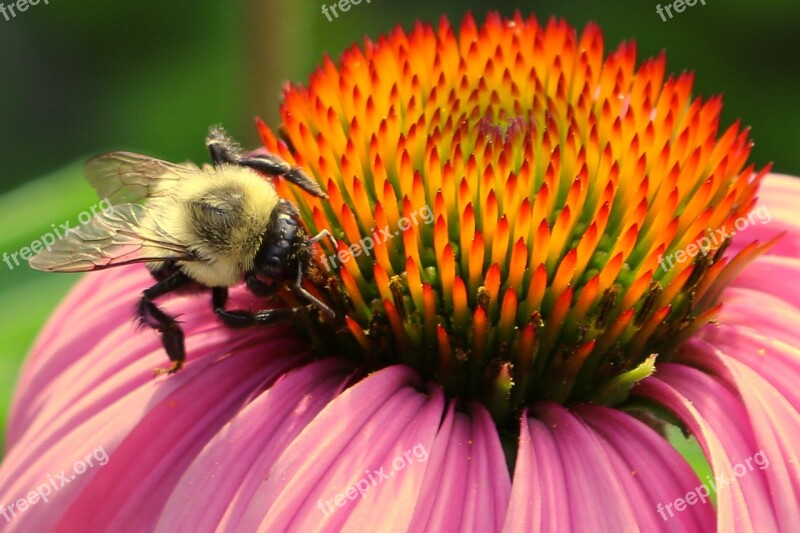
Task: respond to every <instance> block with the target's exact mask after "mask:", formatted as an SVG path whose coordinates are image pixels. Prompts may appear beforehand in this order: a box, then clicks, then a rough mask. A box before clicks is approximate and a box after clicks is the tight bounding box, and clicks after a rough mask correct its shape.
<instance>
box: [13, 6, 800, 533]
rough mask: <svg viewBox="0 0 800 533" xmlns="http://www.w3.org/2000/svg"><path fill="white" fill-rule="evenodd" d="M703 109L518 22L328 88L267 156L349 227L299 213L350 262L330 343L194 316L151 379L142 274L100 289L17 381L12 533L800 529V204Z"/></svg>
mask: <svg viewBox="0 0 800 533" xmlns="http://www.w3.org/2000/svg"><path fill="white" fill-rule="evenodd" d="M691 89H692V75H690V74H681V75H679V76H670V77H667V78H666V79H665V58H664V57H663V56H661V57H659V58H657V59H651V60H647V61H645V62H644V63H642V64H641V65H639V66H638V68H637V65H636V51H635V46H634V45H633V44H623V45H621V46H620V47H619V48H618V49H617V50H616V51H614V52H612V53H610V54H608V55H607V56H605V57H604V51H603V40H602V35H601V33H600V30H599V29H598V28H597V27H596V26H595V25H591V24H590V25H589V26H587V27H586V28H585V30H584V31H583V32H582V33H581V34H580V35H577V34H576V32H575V31H574V30H573V29H572V28H571V27H570V26H568V25H567V24H566V23H565V22H563V21H556V20H551V21H550V22H549V23H548V24H547V25H546V26H544V27H542V26H540V25H539V23H538V22H537V21H536V19H535V18H533V17H531V18H529V19H524V18H522V17H521V16H520V15H519V14H517V15H515V16H514V17H513V18H511V19H503V18H501V17H500V16H499V15H496V14H490V15H489V16H488V18H487V21H486V22H485V24H484V25H483V26H480V27H478V26H477V25H476V24H475V22H474V20H473V18H472V17H471V16H467V18H466V19H465V20H464V22H463V23H462V25H461V28H460V30H459V31H458V33H456V32H454V31H453V29H452V28H451V27H450V25H449V24H448V22H447V21H446V20H444V19H442V21H441V22H440V23H439V25H438V26H431V25H427V24H417V25H416V26H415V28H414V29H413V30H412V31H411V32H410V33H405V32H404V31H403V30H402V29H399V28H398V29H396V30H394V31H393V32H391V33H390V34H389V35H387V36H385V37H381V38H379V39H378V40H377V41H369V40H368V41H366V42H365V43H364V45H363V46H361V47H358V46H354V47H352V48H351V49H349V50H348V51H346V52H345V53H344V54H343V56H342V58H341V60H340V61H339V63H338V64H336V63H334V62H333V61H331V60H330V59H325V60H324V62H323V64H322V66H321V67H320V68H319V69H318V70H317V71H315V72H314V73H313V74H312V76H311V79H310V81H309V83H308V85H307V86H288V87H287V89H286V91H285V94H284V100H283V105H282V107H281V111H282V122H283V123H282V125H281V127H280V130H279V133H278V130H276V131H273V130H271V129H270V128H269V127H267V126H266V125H264V124H263V123H259V124H258V130H259V132H260V134H261V137H262V140H263V143H264V145H265V147H266V148H267V149H268V150H270V151H272V152H274V153H277V154H279V155H280V156H282V157H283V158H284V159H286V160H287V161H289V162H292V163H293V164H297V165H300V166H302V167H303V168H304V169H305V170H306V172H307V173H308V174H309V175H310V176H313V177H315V178H316V180H317V181H318V183H319V184H320V185H321V186H322V187H323V189H325V191H326V192H327V194H328V196H329V198H328V199H326V200H319V199H316V198H310V197H308V196H307V195H303V194H302V193H299V192H297V191H296V190H293V189H291V187H287V186H285V185H284V184H281V183H278V188H279V191H280V192H281V193H282V195H284V196H285V197H287V198H289V199H291V200H292V201H293V202H294V203H295V204H296V205H297V206H298V208H299V210H300V212H301V216H302V219H303V222H304V223H305V225H306V226H307V228H308V229H309V231H310V232H318V231H321V230H323V229H328V230H330V231H331V232H332V234H333V235H334V237H335V239H336V241H337V247H336V248H335V249H334V248H333V247H331V246H329V245H327V244H326V245H323V247H322V248H321V249H318V250H317V261H316V268H315V272H313V273H312V274H313V275H311V276H309V279H308V280H307V281H306V286H307V288H308V289H309V290H310V291H313V292H314V293H315V294H316V295H317V296H318V297H320V298H322V299H324V300H325V301H326V303H327V304H328V305H330V306H331V307H333V308H334V309H335V311H336V317H335V318H334V319H328V318H325V317H323V316H315V315H314V314H309V315H308V316H306V317H304V319H303V320H301V321H299V322H298V323H297V324H294V325H292V324H286V325H283V326H277V327H273V328H266V329H261V330H246V331H232V330H229V329H227V328H225V327H224V326H222V325H221V324H219V323H218V322H217V321H216V319H215V317H214V316H213V313H212V312H211V309H210V306H209V305H208V302H207V301H206V299H203V298H195V297H179V298H176V299H174V300H173V301H171V302H170V303H168V304H167V307H168V308H169V310H170V312H171V313H177V314H181V315H182V320H183V322H184V324H185V330H186V338H187V353H188V362H187V365H186V367H185V369H184V370H182V371H181V372H179V373H178V374H176V375H174V376H170V377H168V378H158V379H153V378H152V368H154V367H156V366H159V365H160V364H161V363H162V362H163V358H164V357H165V356H164V353H163V351H162V349H161V346H160V343H159V341H158V338H157V337H156V336H155V335H151V334H150V333H134V329H133V326H132V325H131V324H130V313H129V311H130V307H131V305H132V302H133V300H134V299H135V298H136V297H137V295H138V293H139V292H140V291H141V290H142V289H143V288H145V287H146V286H147V283H148V277H147V273H146V271H145V269H144V268H138V267H136V268H129V269H128V268H126V269H117V270H116V271H110V272H107V273H96V274H92V275H89V276H87V278H86V279H85V280H83V281H82V282H81V283H80V284H79V285H78V287H77V288H76V289H75V290H74V291H73V293H72V295H71V296H70V297H69V298H68V299H67V301H66V302H65V303H64V304H63V305H62V307H61V308H60V309H59V310H58V311H57V312H56V314H55V316H54V317H53V318H52V319H51V321H50V323H49V324H48V326H47V327H46V328H45V329H44V331H43V332H42V333H41V335H40V338H39V341H38V343H37V345H36V346H35V347H34V349H33V352H32V354H31V357H30V358H29V360H28V362H27V364H26V366H25V369H24V372H23V376H22V379H21V382H20V385H19V388H18V391H17V394H16V397H15V401H14V407H13V410H12V413H11V418H10V423H9V428H8V454H7V457H6V459H5V461H4V463H3V465H2V467H1V468H0V480H2V486H0V505H6V507H5V508H4V509H6V510H7V511H6V513H4V514H0V524H2V525H3V526H5V528H6V529H7V530H9V531H15V530H19V531H34V530H36V531H43V530H63V531H68V530H74V529H81V530H90V531H105V530H163V531H173V530H185V531H212V530H225V531H256V530H264V531H266V530H269V531H273V530H274V531H281V530H292V531H317V530H322V531H336V530H340V529H345V530H362V529H363V528H364V527H370V528H372V529H375V530H385V531H404V530H410V531H423V530H431V531H438V530H461V531H500V530H507V531H538V530H548V531H621V530H622V531H631V530H637V529H638V530H646V531H661V530H665V531H666V530H680V531H707V530H709V529H713V528H714V527H716V528H717V529H718V530H719V531H731V530H736V531H752V530H759V531H773V530H781V531H791V530H793V529H797V528H800V505H799V504H800V472H799V470H798V469H800V463H798V457H797V451H796V444H795V443H796V441H797V440H798V438H800V415H799V414H798V409H800V393H798V392H797V387H796V383H798V382H800V309H799V307H800V292H799V291H798V290H796V289H795V288H793V285H792V280H794V279H796V278H797V277H798V273H800V260H799V259H798V252H800V219H798V218H797V216H796V214H795V211H794V206H795V205H796V203H797V201H798V199H799V198H800V182H798V181H797V180H795V179H793V178H789V177H782V176H778V175H774V174H767V172H768V170H767V169H762V170H757V169H755V168H754V167H753V165H750V164H748V157H749V153H750V147H751V142H750V140H749V138H748V131H747V130H746V129H743V128H741V127H740V125H739V124H738V123H736V124H734V125H732V126H730V127H728V128H726V129H723V130H722V131H720V130H719V129H718V128H719V114H720V110H721V105H722V104H721V98H719V97H714V98H710V99H707V100H703V99H699V98H696V99H693V98H692V96H691ZM767 222H769V223H768V224H767ZM233 297H234V299H236V298H238V306H240V307H248V306H249V307H252V308H257V307H263V306H264V302H262V301H258V300H256V299H253V298H252V297H249V296H247V294H246V293H244V291H241V292H239V293H238V294H234V296H233ZM289 303H290V304H292V303H296V302H291V301H290V302H289ZM669 425H672V426H677V427H679V428H680V429H681V430H683V431H684V433H685V434H687V435H693V436H694V437H695V438H696V440H697V442H698V443H699V446H700V448H701V449H702V452H703V454H704V455H705V457H706V459H707V462H708V466H709V467H710V471H711V474H710V475H708V476H703V477H700V476H698V475H697V474H696V473H695V472H694V471H693V469H692V467H691V466H690V465H689V463H688V462H687V461H686V459H685V458H683V457H682V456H681V455H680V454H679V453H678V451H676V449H675V448H673V446H672V445H671V444H670V441H669V440H668V439H667V438H666V433H665V428H666V427H667V426H669ZM97 449H102V450H103V453H104V454H107V458H108V460H107V462H106V463H107V464H106V463H104V464H96V465H95V466H89V467H86V468H85V469H84V471H83V472H78V471H77V470H75V469H74V468H73V467H74V465H75V464H76V461H81V460H82V458H85V459H89V458H88V457H87V454H91V453H92V451H93V450H97ZM95 463H97V461H95ZM401 463H402V465H401ZM62 470H65V471H66V472H67V474H69V473H70V472H72V473H73V474H74V475H73V477H72V478H69V476H67V479H69V481H68V483H65V484H63V486H57V485H58V483H55V482H52V483H50V485H51V490H50V494H48V496H47V501H46V502H45V501H43V500H41V498H39V499H38V500H39V501H37V503H35V504H29V505H23V507H25V509H24V510H21V509H20V506H19V505H18V504H17V502H18V500H20V499H25V498H27V497H28V494H29V493H30V492H31V491H36V490H37V488H38V487H39V486H41V485H43V484H47V483H49V482H50V480H52V479H55V478H57V477H58V475H59V474H60V473H61V472H62ZM55 487H57V488H55ZM714 493H716V496H714ZM713 499H715V500H716V501H715V502H712V500H713ZM9 504H14V505H16V507H14V508H13V509H11V511H13V512H10V511H8V505H9ZM0 513H3V510H0ZM12 515H13V516H12ZM8 517H10V518H8ZM4 522H7V523H4Z"/></svg>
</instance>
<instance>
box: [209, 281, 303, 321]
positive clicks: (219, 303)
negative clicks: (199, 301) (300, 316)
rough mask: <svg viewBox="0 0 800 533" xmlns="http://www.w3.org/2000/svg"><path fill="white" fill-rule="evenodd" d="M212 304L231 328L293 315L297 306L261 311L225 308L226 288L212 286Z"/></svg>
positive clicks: (218, 314)
mask: <svg viewBox="0 0 800 533" xmlns="http://www.w3.org/2000/svg"><path fill="white" fill-rule="evenodd" d="M211 293H212V299H211V300H212V305H213V306H214V312H215V313H216V314H217V316H218V317H219V318H220V320H222V322H223V323H224V324H225V325H226V326H228V327H232V328H246V327H248V326H256V325H267V324H272V323H274V322H277V321H279V320H281V319H286V318H290V317H292V316H294V315H295V314H296V313H297V312H298V309H299V308H293V307H278V308H275V309H263V310H261V311H255V312H253V311H245V310H244V309H225V304H226V303H227V302H228V288H227V287H214V288H213V289H211Z"/></svg>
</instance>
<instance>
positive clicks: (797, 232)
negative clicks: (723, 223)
mask: <svg viewBox="0 0 800 533" xmlns="http://www.w3.org/2000/svg"><path fill="white" fill-rule="evenodd" d="M758 198H759V199H758V203H757V204H756V206H755V207H754V208H753V209H752V211H753V212H755V214H754V215H753V222H752V223H750V221H749V220H748V225H747V227H746V228H745V229H743V230H742V231H741V232H737V233H736V236H734V238H733V242H732V243H731V246H730V248H729V249H728V251H727V253H726V255H732V254H734V253H736V252H738V251H739V250H741V249H742V248H744V247H745V246H747V245H748V244H749V243H751V242H753V241H756V240H757V241H759V242H767V241H769V240H770V239H772V238H773V237H775V236H776V235H779V234H780V233H782V232H785V235H784V236H783V237H782V238H781V239H780V240H779V241H778V242H777V243H776V244H775V245H774V246H773V247H772V248H770V250H769V251H768V252H767V254H768V255H777V256H782V257H794V258H796V257H800V217H798V215H797V202H798V198H800V178H795V177H792V176H786V175H782V174H768V175H767V176H766V177H765V178H764V180H763V181H762V182H761V187H760V188H759V191H758ZM758 213H761V214H762V218H759V217H758ZM766 215H768V216H766ZM767 220H768V221H767ZM731 230H734V231H735V229H734V228H728V229H727V232H728V233H730V232H731Z"/></svg>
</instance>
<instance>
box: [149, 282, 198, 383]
mask: <svg viewBox="0 0 800 533" xmlns="http://www.w3.org/2000/svg"><path fill="white" fill-rule="evenodd" d="M189 281H191V280H190V279H189V277H188V276H186V275H185V274H184V273H183V272H180V271H176V272H173V273H172V274H170V275H169V276H167V277H166V278H164V279H163V280H161V281H159V282H158V283H156V284H155V285H153V286H152V287H150V288H149V289H147V290H145V291H144V292H143V293H142V298H141V299H140V300H139V303H138V305H137V306H136V317H137V319H138V321H139V324H141V325H143V326H148V327H150V328H153V329H154V330H156V331H158V332H159V333H161V342H162V344H163V345H164V350H166V352H167V355H168V356H169V359H170V361H172V366H171V367H170V368H157V369H156V374H174V373H175V372H177V371H178V370H180V369H181V367H183V363H184V361H185V360H186V349H185V347H184V342H183V330H182V329H181V327H180V325H179V324H178V321H177V320H176V319H175V317H174V316H171V315H168V314H167V313H165V312H164V311H162V310H161V309H160V308H159V307H158V306H157V305H156V304H155V302H154V301H153V300H155V299H156V298H158V297H160V296H163V295H165V294H167V293H169V292H172V291H174V290H175V289H178V288H180V287H183V286H185V285H186V284H187V283H188V282H189Z"/></svg>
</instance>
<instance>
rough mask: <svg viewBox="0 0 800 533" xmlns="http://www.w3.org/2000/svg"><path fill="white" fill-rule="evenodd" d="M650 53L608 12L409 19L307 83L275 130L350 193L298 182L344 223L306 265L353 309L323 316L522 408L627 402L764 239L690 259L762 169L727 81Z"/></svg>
mask: <svg viewBox="0 0 800 533" xmlns="http://www.w3.org/2000/svg"><path fill="white" fill-rule="evenodd" d="M634 66H635V51H634V48H633V47H632V46H630V45H623V46H622V47H621V48H620V49H619V50H618V51H616V52H614V53H612V54H611V55H610V56H609V57H608V58H606V59H605V60H603V54H602V38H601V36H600V33H599V30H597V28H595V27H593V26H589V27H588V28H587V29H586V31H585V32H584V34H583V35H582V36H581V37H580V38H578V37H577V36H576V34H575V33H574V31H572V29H571V28H569V27H568V26H567V25H566V24H564V23H557V22H551V23H550V24H548V26H547V27H546V28H541V27H540V26H539V25H538V23H537V22H536V21H535V19H528V20H522V19H521V18H520V17H517V18H515V19H514V20H508V21H503V20H501V19H500V18H499V17H497V16H490V18H489V20H488V21H487V22H486V24H485V26H483V27H482V28H480V29H478V28H477V27H475V25H474V22H472V20H471V18H467V20H466V21H465V23H464V25H463V27H462V29H461V35H460V36H459V37H456V36H455V34H454V33H453V32H452V30H451V29H450V27H449V26H448V25H447V24H446V22H442V24H441V25H440V27H439V28H438V30H436V31H435V30H434V29H433V28H432V27H430V26H423V25H419V26H418V27H417V28H416V29H415V30H414V31H413V32H412V33H411V34H410V35H406V34H404V33H403V32H402V31H400V30H397V31H395V32H394V33H392V34H391V35H390V36H389V37H388V38H382V39H381V40H380V41H378V43H377V44H376V43H371V42H369V43H367V45H366V47H365V49H364V50H361V49H359V48H353V49H351V50H349V51H348V52H347V53H345V54H344V56H343V58H342V61H341V65H340V66H339V67H338V68H337V67H336V66H335V65H333V63H332V62H330V61H326V63H325V64H324V65H323V66H322V67H321V68H320V69H319V70H318V71H317V72H316V73H315V74H314V75H312V78H311V83H310V86H309V87H308V88H303V87H293V88H290V89H288V90H287V93H286V95H285V103H284V106H283V120H284V125H283V126H284V128H285V138H286V140H287V141H288V143H284V142H279V141H278V140H277V139H276V138H275V136H273V134H272V133H271V132H270V131H269V129H268V128H266V127H265V126H263V124H262V125H261V126H260V131H261V134H262V138H263V140H264V143H265V145H266V147H267V148H268V149H270V150H272V151H277V152H279V153H280V154H281V155H282V156H283V157H285V158H287V159H293V160H294V161H296V162H297V163H298V164H301V165H303V166H304V167H305V168H307V169H308V171H309V173H310V174H313V175H314V176H315V177H316V179H317V180H318V181H319V183H320V184H321V185H322V186H323V188H324V189H325V190H326V191H327V193H328V195H329V197H330V198H329V199H328V200H326V201H319V200H317V199H313V198H306V197H304V196H302V195H301V194H299V193H297V192H296V191H293V190H291V188H289V187H287V186H285V185H283V184H279V189H280V192H281V193H282V194H283V195H285V196H288V197H290V198H293V199H294V200H295V201H296V203H297V204H298V206H299V208H300V211H301V214H302V217H303V220H304V222H305V223H306V225H307V226H308V228H309V231H311V232H316V231H320V230H322V229H328V230H330V231H331V232H332V233H333V234H334V236H335V237H336V239H337V246H338V248H337V249H336V250H334V249H332V248H331V247H329V246H327V245H326V246H325V247H324V254H325V255H324V256H322V254H320V256H319V257H318V259H319V261H318V264H317V268H316V270H317V272H316V273H314V275H313V276H310V277H311V278H312V280H311V282H309V284H308V286H309V289H310V290H315V291H316V292H317V294H318V295H319V296H320V297H323V298H325V299H326V300H327V301H329V302H330V305H332V306H333V307H334V308H335V309H336V311H337V318H336V319H335V320H333V321H325V320H324V319H320V320H319V321H317V320H312V322H313V323H314V324H322V327H323V328H327V329H328V331H329V332H330V334H331V335H334V336H335V338H336V343H335V344H330V343H329V344H328V345H327V346H329V347H331V346H335V349H334V348H331V351H332V352H337V351H338V352H340V353H341V352H345V353H350V354H355V357H357V358H358V359H359V360H360V361H362V362H363V363H364V366H365V368H367V369H369V370H372V369H375V368H380V367H382V366H386V365H390V364H396V363H403V364H407V365H410V366H412V367H414V368H415V369H417V370H418V371H419V372H420V373H421V374H422V375H423V376H424V377H426V378H428V379H431V380H435V381H437V382H438V383H440V384H441V385H442V386H443V387H444V389H445V390H446V392H447V393H448V394H449V395H450V396H451V397H458V398H463V399H470V400H478V401H481V402H483V403H484V404H485V405H487V406H488V407H489V408H490V410H491V412H492V414H493V416H494V417H495V419H496V420H497V421H498V423H504V422H505V421H507V420H510V419H512V417H513V416H514V415H516V414H517V413H518V412H519V411H520V410H521V409H522V408H524V407H525V406H527V405H530V404H531V403H532V402H535V401H539V400H550V401H555V402H559V403H571V402H587V401H590V402H597V403H603V404H615V403H618V402H620V401H622V400H624V399H625V397H626V395H627V392H628V391H629V389H630V387H631V386H632V385H633V384H634V383H636V382H637V381H639V380H641V379H643V378H644V377H646V376H648V375H650V374H651V373H652V372H653V370H654V364H655V361H656V358H658V360H659V361H661V360H663V359H664V358H669V357H670V356H671V355H672V354H673V353H674V352H675V350H676V349H677V348H678V347H679V346H680V344H681V343H682V342H684V341H685V340H686V339H687V338H688V337H689V336H690V335H691V334H692V333H694V332H695V331H696V330H697V329H698V328H699V327H700V326H702V325H703V324H705V323H707V322H708V321H709V320H710V319H711V318H712V317H713V316H714V313H715V312H716V310H717V296H718V294H719V292H720V291H721V289H722V287H723V286H724V284H725V283H726V282H727V280H728V279H729V278H730V277H731V276H732V274H733V273H734V272H735V270H736V269H738V268H740V267H741V266H742V264H743V263H744V262H745V261H746V260H748V259H749V258H751V257H753V256H754V255H755V254H756V253H758V252H759V249H758V248H757V247H756V246H752V247H749V248H747V249H745V251H744V252H742V253H740V255H739V256H737V257H736V258H734V259H733V260H729V259H728V258H725V257H723V252H724V249H725V247H726V245H727V243H728V241H727V240H714V241H711V240H709V241H708V243H707V245H704V246H703V247H702V253H696V254H694V255H692V256H691V259H690V260H685V261H677V262H676V261H674V260H672V259H673V258H674V257H678V256H679V253H680V252H683V251H685V250H687V249H688V247H689V246H691V245H692V244H693V243H695V242H696V241H698V240H699V239H700V238H702V237H706V236H709V239H710V236H711V235H713V234H714V230H715V229H717V228H720V227H724V226H725V225H726V224H731V225H732V221H733V220H735V219H736V218H737V217H739V216H741V215H742V214H744V213H747V212H748V211H749V209H750V208H751V207H752V205H753V202H754V195H755V191H756V188H757V185H758V181H759V179H760V175H759V176H756V177H755V178H754V177H753V171H752V170H753V169H752V167H747V168H745V167H744V164H745V162H746V159H747V156H748V154H749V147H750V144H749V141H748V140H747V133H746V132H741V131H740V130H739V127H738V125H734V126H733V127H731V128H730V129H728V130H727V131H726V132H725V133H724V134H723V135H722V137H721V138H720V139H716V132H717V123H718V115H719V111H720V108H721V106H720V100H719V99H718V98H712V99H710V100H708V101H706V102H702V101H700V100H694V101H692V100H691V99H690V97H689V91H690V88H691V76H690V75H682V76H680V77H678V78H670V79H669V80H667V81H666V82H665V83H664V82H663V73H664V58H663V57H661V58H659V59H656V60H649V61H646V62H645V63H644V64H643V65H641V66H640V68H639V70H638V71H635V69H634ZM289 145H291V146H292V147H293V150H290V149H289V148H288V146H289ZM319 327H320V326H315V328H317V329H318V328H319Z"/></svg>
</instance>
